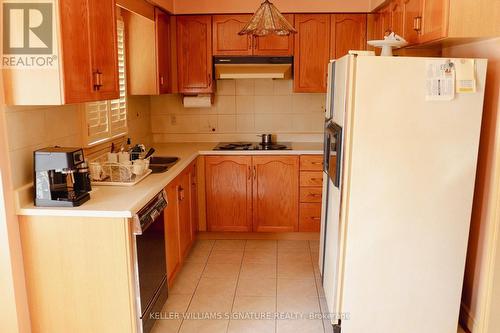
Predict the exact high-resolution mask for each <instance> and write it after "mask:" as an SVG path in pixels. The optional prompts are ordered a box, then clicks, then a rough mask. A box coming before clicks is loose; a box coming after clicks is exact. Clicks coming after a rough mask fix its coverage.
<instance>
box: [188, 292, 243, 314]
mask: <svg viewBox="0 0 500 333" xmlns="http://www.w3.org/2000/svg"><path fill="white" fill-rule="evenodd" d="M233 299H234V296H232V295H224V294H221V295H208V294H196V293H195V294H194V296H193V299H192V300H191V304H190V305H189V308H188V310H187V312H188V313H189V314H201V313H204V312H211V313H223V314H227V313H230V311H231V308H232V306H233Z"/></svg>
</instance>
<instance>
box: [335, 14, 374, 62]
mask: <svg viewBox="0 0 500 333" xmlns="http://www.w3.org/2000/svg"><path fill="white" fill-rule="evenodd" d="M365 49H366V14H332V17H331V32H330V58H331V59H338V58H340V57H343V56H345V55H346V54H347V53H348V52H349V50H365Z"/></svg>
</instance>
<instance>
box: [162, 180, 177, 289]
mask: <svg viewBox="0 0 500 333" xmlns="http://www.w3.org/2000/svg"><path fill="white" fill-rule="evenodd" d="M177 186H178V185H177V183H176V181H175V180H174V181H173V182H171V183H170V184H169V185H168V186H167V188H166V191H167V198H168V205H167V208H165V213H164V218H165V246H166V252H167V253H166V254H167V278H168V283H169V284H171V283H172V281H173V279H174V277H175V274H176V273H177V271H178V270H179V267H180V257H179V255H180V249H179V206H178V200H177Z"/></svg>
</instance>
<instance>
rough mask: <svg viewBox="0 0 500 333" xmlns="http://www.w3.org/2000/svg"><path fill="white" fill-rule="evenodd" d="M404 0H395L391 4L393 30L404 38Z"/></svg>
mask: <svg viewBox="0 0 500 333" xmlns="http://www.w3.org/2000/svg"><path fill="white" fill-rule="evenodd" d="M403 2H404V0H394V1H392V2H391V4H390V9H391V31H393V32H394V33H395V34H397V35H399V36H401V37H403V38H404V14H405V12H404V3H403Z"/></svg>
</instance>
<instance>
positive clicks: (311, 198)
mask: <svg viewBox="0 0 500 333" xmlns="http://www.w3.org/2000/svg"><path fill="white" fill-rule="evenodd" d="M322 190H323V188H321V187H301V188H300V202H321V192H322Z"/></svg>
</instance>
